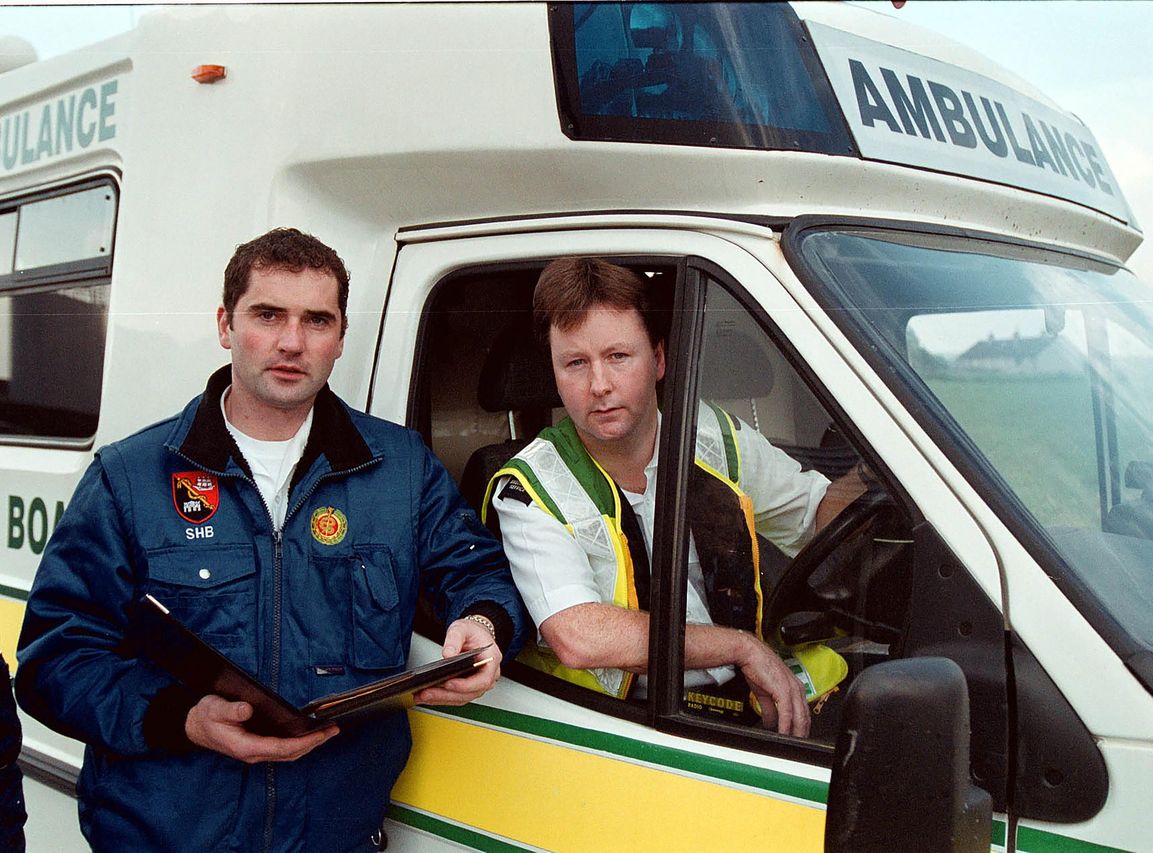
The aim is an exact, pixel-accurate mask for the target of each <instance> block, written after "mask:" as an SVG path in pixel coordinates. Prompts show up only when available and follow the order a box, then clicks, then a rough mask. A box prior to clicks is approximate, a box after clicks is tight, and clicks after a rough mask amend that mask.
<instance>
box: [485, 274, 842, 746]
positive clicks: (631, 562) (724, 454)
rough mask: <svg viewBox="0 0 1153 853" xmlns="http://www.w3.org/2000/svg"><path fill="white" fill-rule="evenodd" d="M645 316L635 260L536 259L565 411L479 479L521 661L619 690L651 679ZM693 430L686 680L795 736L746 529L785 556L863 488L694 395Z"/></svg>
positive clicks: (540, 319) (796, 688)
mask: <svg viewBox="0 0 1153 853" xmlns="http://www.w3.org/2000/svg"><path fill="white" fill-rule="evenodd" d="M648 313H649V312H648V305H647V296H646V284H645V282H644V280H643V279H642V278H641V277H640V276H638V275H637V274H636V273H634V272H632V271H631V270H628V269H625V268H623V267H620V266H616V265H614V264H610V263H607V262H605V261H603V260H599V259H595V258H561V259H559V260H556V261H553V262H552V263H551V264H549V265H548V266H547V267H546V268H545V269H544V271H543V272H542V273H541V276H540V279H539V281H538V284H537V287H536V291H535V293H534V298H533V314H534V325H535V326H536V331H537V334H538V336H540V338H541V339H542V341H543V342H547V345H548V350H549V353H550V359H551V363H552V368H553V372H554V374H555V377H556V384H557V390H558V391H559V392H560V397H561V400H562V402H563V403H564V405H565V409H566V410H567V413H568V417H567V418H566V419H565V420H564V421H562V422H561V423H560V424H558V425H557V426H554V427H549V428H547V429H545V430H544V431H542V433H541V434H540V435H539V436H538V437H537V438H536V439H535V440H534V441H533V442H532V443H531V444H530V445H529V446H528V447H526V448H525V449H524V450H523V451H521V452H520V453H518V454H517V456H516V457H514V458H513V459H512V460H510V461H509V463H508V464H507V465H506V466H505V467H504V468H502V469H501V471H500V472H498V474H497V476H496V477H494V479H493V482H492V483H491V484H490V487H489V497H490V499H491V503H492V506H493V507H494V508H495V509H496V511H497V513H498V514H499V521H500V529H501V533H502V536H503V540H504V546H505V551H506V553H507V555H508V557H509V562H510V564H511V566H512V570H513V577H514V579H515V580H516V582H517V585H518V587H519V589H520V591H521V595H522V596H523V597H524V599H525V603H526V605H527V606H528V609H529V612H530V613H531V615H532V616H533V618H534V620H535V622H536V624H537V626H538V628H539V632H540V640H541V642H540V643H539V644H538V646H537V648H536V649H530V650H528V651H527V652H526V653H525V654H523V655H522V658H521V659H522V660H525V661H526V662H528V663H529V664H530V665H534V666H536V667H538V668H540V669H543V670H545V671H547V672H550V673H552V674H554V675H557V676H558V677H561V678H565V679H567V680H570V681H573V682H575V683H578V684H583V685H584V686H586V687H588V688H590V689H593V690H598V691H600V692H603V693H608V694H610V695H614V696H617V697H620V698H624V697H626V696H629V697H633V698H636V697H637V696H638V695H642V694H643V691H644V690H646V689H647V684H646V681H645V672H646V668H647V666H648V656H649V639H648V631H649V615H648V612H647V610H648V577H647V575H648V571H647V569H648V566H647V563H648V562H649V561H650V560H651V548H652V531H653V517H654V493H655V480H656V477H655V475H656V460H657V437H658V432H659V423H660V414H659V412H658V409H657V393H656V384H657V382H658V381H659V380H660V379H661V378H662V377H663V375H664V370H665V352H664V344H663V342H662V341H661V340H660V339H659V336H658V335H657V334H656V332H655V331H654V329H653V328H652V325H651V323H650V320H649V317H648ZM697 429H698V435H697V447H696V457H697V459H696V461H697V465H696V466H695V469H694V472H693V476H694V479H693V481H692V483H691V490H690V494H691V495H695V496H697V500H696V501H695V502H696V504H697V506H698V507H699V506H702V505H705V506H706V508H705V509H703V510H701V511H700V512H696V513H694V510H693V507H692V506H690V509H689V515H690V527H691V529H692V541H691V542H690V550H689V587H688V591H687V592H688V595H687V598H688V602H687V623H688V624H687V625H686V631H685V668H686V672H685V687H686V690H687V692H688V695H690V696H691V695H693V694H700V695H709V696H711V697H712V698H713V699H714V700H715V699H717V697H718V696H719V697H721V700H719V701H713V702H712V703H711V704H712V705H713V707H721V708H727V707H729V706H730V705H731V706H733V707H739V708H740V710H741V711H742V712H743V714H744V716H745V717H746V718H750V717H751V718H752V719H756V718H757V717H758V716H759V718H760V719H761V720H762V721H763V723H764V724H765V725H766V726H775V727H776V728H777V729H778V730H779V731H780V732H782V733H788V734H793V735H797V736H805V735H807V734H808V732H809V727H810V715H809V710H808V705H807V703H806V693H805V689H804V687H803V686H802V683H801V681H800V680H799V679H798V678H797V677H794V674H793V672H792V671H791V670H790V668H789V667H788V666H786V664H785V663H784V662H783V661H782V659H781V656H780V655H779V654H778V653H777V652H776V651H775V650H774V649H773V648H772V647H770V646H769V645H768V644H766V643H765V642H763V641H762V640H761V638H760V620H761V613H760V610H761V590H760V579H759V571H758V565H757V559H758V558H757V547H758V546H757V542H756V536H755V535H754V533H753V531H754V528H755V529H756V530H757V531H759V532H762V533H764V534H765V535H766V536H767V537H768V538H769V539H770V541H772V542H773V543H774V544H775V545H777V546H778V547H780V548H781V550H783V551H784V552H785V553H786V554H789V555H792V554H795V553H796V552H797V551H798V550H799V549H800V547H801V546H803V545H804V544H805V543H806V542H807V541H808V539H809V538H810V537H811V535H812V533H813V531H814V530H815V529H819V527H820V526H821V525H822V524H823V523H824V522H826V521H827V520H828V519H829V518H831V517H832V516H833V515H835V514H836V512H838V511H839V510H840V509H841V508H843V507H844V506H845V505H847V503H849V502H850V501H851V500H852V499H853V498H855V497H857V496H858V495H859V494H861V493H862V492H863V491H864V486H863V484H862V483H861V481H860V480H859V478H858V477H857V476H856V475H855V474H852V475H848V476H847V477H846V478H845V479H844V481H843V482H842V481H838V483H837V488H835V489H830V484H829V481H828V480H827V479H826V478H825V477H824V476H822V475H821V474H819V473H817V472H814V471H810V472H802V471H801V470H800V466H799V465H798V464H797V463H796V462H795V461H794V460H793V459H791V458H790V457H789V456H787V455H786V454H785V453H784V452H782V451H780V450H778V449H777V448H774V447H773V446H772V445H770V444H769V443H768V441H767V440H765V439H764V438H763V437H762V436H761V435H760V434H759V433H757V432H756V431H755V430H753V429H751V428H749V427H747V426H745V427H743V428H742V427H741V425H740V423H739V422H738V421H736V419H734V418H732V417H731V416H729V415H728V414H727V413H725V412H724V411H723V410H721V409H719V408H717V407H713V406H708V405H702V406H701V410H700V414H699V416H698V427H697ZM693 502H694V501H693V500H692V499H690V504H692V503H693ZM721 542H723V543H724V547H723V548H722V547H720V545H719V543H721ZM734 542H736V543H738V544H737V545H736V546H734V545H733V543H734ZM642 543H643V544H642ZM821 648H822V649H824V651H825V652H828V653H829V655H832V657H834V658H836V660H837V662H838V665H839V666H842V667H843V664H844V662H843V661H842V660H840V658H839V656H836V655H834V654H833V653H832V652H831V651H830V650H828V649H826V648H824V647H821ZM738 673H739V677H738ZM843 677H844V670H843V669H842V670H841V671H840V674H839V675H838V676H837V679H838V680H839V678H843ZM834 683H835V682H834ZM726 685H727V686H728V688H730V689H727V690H726ZM750 694H751V700H750V701H749V702H748V703H747V705H746V703H745V702H744V701H743V700H744V699H745V698H746V697H749V696H750ZM758 706H759V707H758Z"/></svg>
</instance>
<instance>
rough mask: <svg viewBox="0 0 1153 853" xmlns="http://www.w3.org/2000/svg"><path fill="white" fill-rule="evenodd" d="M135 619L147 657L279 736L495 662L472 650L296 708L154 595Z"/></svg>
mask: <svg viewBox="0 0 1153 853" xmlns="http://www.w3.org/2000/svg"><path fill="white" fill-rule="evenodd" d="M136 619H137V628H138V630H139V634H138V636H139V638H140V644H141V648H142V651H143V653H144V655H145V656H147V657H148V658H150V659H151V660H153V661H155V662H156V663H157V664H159V665H160V666H162V667H163V668H164V669H166V670H168V671H169V672H170V673H172V674H173V675H174V676H176V677H177V678H178V679H180V680H181V681H182V682H184V683H185V684H186V685H188V686H189V687H191V688H192V689H193V690H197V691H201V692H203V693H205V694H208V693H214V694H216V695H217V696H222V697H224V698H225V699H230V700H232V701H244V702H247V703H249V704H250V705H251V706H252V708H253V714H252V718H251V719H250V720H249V721H248V722H247V723H245V728H247V729H248V730H249V731H251V732H253V733H254V734H261V735H274V736H277V737H294V736H296V735H302V734H305V733H307V732H310V731H313V730H314V729H319V728H323V727H324V726H326V725H328V724H330V723H342V722H348V721H351V720H357V719H361V718H365V717H373V716H379V715H381V714H387V713H390V712H395V711H399V710H402V709H404V708H406V707H408V706H409V705H411V704H412V694H413V693H415V692H416V691H418V690H422V689H424V688H425V687H433V686H435V685H437V684H441V683H442V682H445V681H447V680H448V679H450V678H455V677H457V676H467V675H468V674H470V673H471V672H472V671H473V670H474V669H475V668H476V667H478V666H482V665H483V664H485V663H487V662H488V661H489V660H491V656H490V655H488V654H486V651H487V650H488V649H490V646H484V647H482V648H479V649H470V650H469V651H467V652H462V653H461V654H459V655H455V656H453V657H450V658H444V659H442V660H438V661H433V662H432V663H428V664H425V665H423V666H418V667H416V668H415V669H410V670H407V671H405V672H401V673H398V674H396V675H391V676H389V677H388V678H384V679H381V680H380V681H374V682H372V683H371V684H365V685H363V686H361V687H355V688H353V689H351V690H346V691H344V692H342V693H334V694H332V695H330V696H324V697H321V698H320V699H315V700H313V701H312V702H309V703H308V704H307V705H305V706H304V707H303V708H297V707H296V706H294V705H292V704H291V703H290V702H288V701H287V700H286V699H285V698H284V697H283V696H281V695H280V694H278V693H276V691H274V690H271V689H269V688H268V687H265V686H264V685H263V684H261V683H260V682H259V681H257V680H256V679H255V678H253V677H252V676H251V675H249V674H248V673H247V672H245V671H244V670H243V669H241V668H240V667H238V666H237V665H236V664H234V663H233V662H232V661H230V660H229V659H228V658H226V657H225V656H224V655H222V654H221V653H220V652H218V651H217V650H216V649H214V648H213V647H212V646H210V645H208V643H206V642H204V641H203V640H202V639H200V637H198V636H197V635H196V634H195V633H194V632H192V631H190V630H189V629H188V627H187V626H185V625H184V624H183V623H182V622H181V621H180V620H179V619H177V618H176V617H175V616H173V615H172V614H171V613H169V612H168V608H166V607H165V606H164V605H163V604H161V603H160V602H159V601H157V600H156V599H155V598H153V597H152V596H151V595H146V596H144V598H142V599H141V600H140V603H139V606H138V607H137V609H136Z"/></svg>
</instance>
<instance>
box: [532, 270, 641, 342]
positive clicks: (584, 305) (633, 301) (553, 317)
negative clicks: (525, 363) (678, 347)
mask: <svg viewBox="0 0 1153 853" xmlns="http://www.w3.org/2000/svg"><path fill="white" fill-rule="evenodd" d="M598 305H605V306H608V307H609V308H615V309H616V310H618V311H627V310H629V309H630V308H631V309H633V310H635V311H636V312H637V313H638V314H640V316H641V322H642V323H644V327H645V331H646V332H647V333H648V336H649V341H650V342H651V343H652V345H653V346H654V347H655V346H656V345H657V344H658V343H660V340H661V335H660V334H659V332H658V329H657V324H656V323H655V321H654V318H653V311H652V305H651V301H650V296H649V287H648V284H647V283H646V282H645V280H644V278H643V277H641V276H640V275H639V274H638V273H635V272H633V271H632V270H630V269H627V268H626V267H622V266H618V265H617V264H611V263H609V262H608V261H606V260H602V259H601V258H588V257H571V258H557V259H556V260H555V261H553V262H552V263H550V264H549V265H548V266H546V267H545V268H544V269H543V270H541V274H540V278H538V279H537V283H536V289H535V290H534V291H533V295H532V320H533V331H534V332H535V333H536V336H537V339H538V340H539V341H540V343H541V346H543V347H545V349H546V350H547V349H548V345H549V329H551V328H552V327H553V326H556V327H557V328H558V329H560V330H561V331H566V332H567V331H569V330H570V329H575V328H576V327H577V326H579V325H580V324H581V323H583V322H584V319H585V315H587V314H588V312H589V309H591V308H595V307H596V306H598Z"/></svg>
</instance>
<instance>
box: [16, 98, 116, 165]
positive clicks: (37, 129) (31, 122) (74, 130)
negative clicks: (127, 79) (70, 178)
mask: <svg viewBox="0 0 1153 853" xmlns="http://www.w3.org/2000/svg"><path fill="white" fill-rule="evenodd" d="M119 88H120V82H119V80H107V81H105V82H104V83H100V84H99V85H95V86H88V87H87V88H84V89H80V90H78V91H75V92H69V93H67V94H64V95H61V96H60V97H58V98H56V99H55V100H52V101H48V102H47V103H43V104H37V105H36V106H32V107H28V108H27V109H23V110H19V111H17V112H12V113H6V114H4V115H2V116H0V166H2V167H3V170H4V171H6V172H9V171H12V170H14V169H19V168H21V167H24V166H30V165H32V164H33V163H38V162H42V161H44V160H47V159H49V158H52V157H58V156H60V155H61V154H70V153H72V152H73V151H74V150H75V151H83V150H84V149H86V148H89V147H91V146H92V145H94V144H95V143H98V142H107V141H108V140H110V139H115V138H116V129H117V128H116V96H117V93H118V91H119Z"/></svg>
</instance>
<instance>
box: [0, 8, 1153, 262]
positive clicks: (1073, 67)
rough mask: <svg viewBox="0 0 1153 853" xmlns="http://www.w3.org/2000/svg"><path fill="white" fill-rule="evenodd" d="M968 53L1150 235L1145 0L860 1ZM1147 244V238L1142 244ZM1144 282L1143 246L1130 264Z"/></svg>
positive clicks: (19, 26)
mask: <svg viewBox="0 0 1153 853" xmlns="http://www.w3.org/2000/svg"><path fill="white" fill-rule="evenodd" d="M858 5H863V6H866V7H869V8H873V9H876V10H877V11H880V12H883V13H885V14H889V15H893V16H895V17H898V18H902V19H904V20H908V21H912V22H914V23H917V24H920V25H921V26H924V27H928V28H929V29H933V30H936V31H938V32H940V33H942V34H944V35H947V36H949V37H950V38H952V39H955V40H957V41H960V42H963V43H964V44H967V45H969V46H970V47H973V48H976V49H977V50H979V51H981V52H982V53H984V54H985V55H987V56H989V57H990V58H991V59H993V60H995V61H996V62H998V63H1000V64H1001V65H1004V66H1005V67H1006V68H1008V69H1009V70H1011V71H1013V72H1014V73H1016V74H1017V75H1018V76H1020V77H1023V78H1024V79H1026V80H1028V81H1030V82H1031V83H1033V84H1034V85H1036V86H1037V87H1038V88H1039V89H1041V90H1042V91H1043V92H1045V93H1046V94H1048V95H1049V97H1051V98H1052V99H1053V100H1054V101H1056V102H1057V103H1058V104H1059V105H1060V106H1061V107H1063V108H1064V109H1066V110H1068V111H1069V112H1072V113H1075V114H1076V115H1077V116H1079V117H1080V118H1081V119H1082V120H1083V121H1084V122H1085V123H1086V124H1088V125H1089V127H1090V128H1091V129H1092V130H1093V133H1094V135H1095V136H1096V137H1097V141H1098V142H1099V143H1100V144H1101V148H1102V149H1103V151H1104V152H1105V156H1106V157H1107V159H1108V160H1109V163H1110V164H1111V165H1112V167H1113V171H1114V173H1115V174H1116V175H1117V178H1118V181H1119V182H1120V184H1121V187H1122V189H1123V191H1124V193H1125V195H1126V197H1127V198H1128V199H1129V204H1130V206H1131V207H1132V209H1133V211H1134V213H1135V214H1136V217H1137V222H1138V224H1139V225H1141V226H1142V227H1144V228H1145V230H1146V231H1147V233H1153V109H1151V108H1150V106H1149V102H1150V100H1151V99H1153V0H1123V1H1122V0H1031V2H1020V0H955V2H943V1H942V0H909V2H907V3H906V4H905V5H904V7H903V8H901V9H899V10H898V9H896V8H894V6H893V5H892V3H891V2H887V0H878V2H862V3H859V4H858ZM147 8H148V7H145V6H130V5H125V6H110V5H106V6H100V5H91V6H86V5H71V6H0V34H5V35H19V36H23V37H24V38H26V39H28V40H29V41H30V42H32V44H33V45H34V46H35V47H36V49H37V52H38V53H39V55H40V56H41V57H47V56H54V55H56V54H58V53H62V52H64V51H67V50H70V49H72V48H74V47H78V46H80V45H82V44H87V43H90V42H92V41H96V40H98V39H101V38H105V37H107V36H110V35H114V34H115V33H117V32H121V31H123V30H126V29H129V28H131V27H132V26H133V24H134V23H135V22H136V20H137V19H138V18H139V16H140V14H141V13H142V12H143V11H144V10H146V9H147ZM1150 243H1153V238H1151V239H1150ZM1130 266H1131V267H1132V268H1133V270H1134V271H1135V272H1136V273H1137V274H1138V275H1140V276H1141V277H1142V278H1144V279H1146V280H1148V281H1153V246H1142V247H1141V248H1140V249H1138V250H1137V253H1136V254H1134V256H1133V257H1132V259H1131V260H1130Z"/></svg>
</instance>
